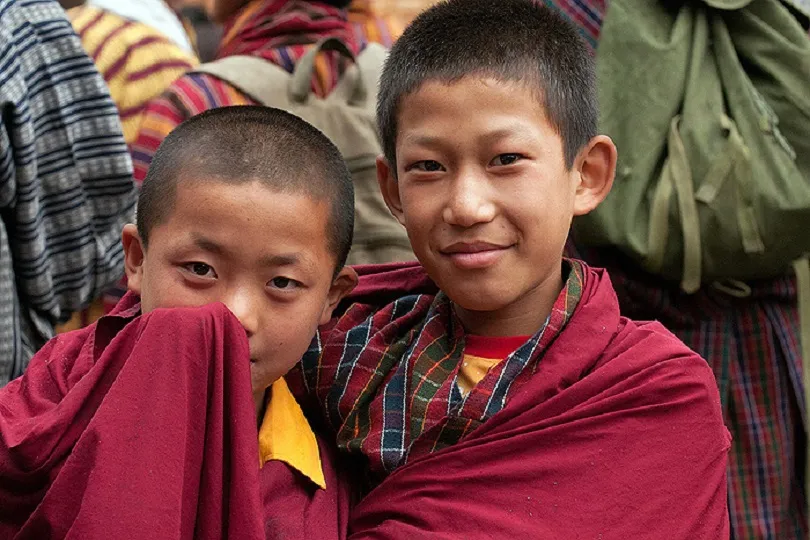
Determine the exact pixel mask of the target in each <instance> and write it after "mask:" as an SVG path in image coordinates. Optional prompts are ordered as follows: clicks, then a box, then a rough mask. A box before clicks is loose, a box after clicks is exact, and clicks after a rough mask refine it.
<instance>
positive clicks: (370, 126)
mask: <svg viewBox="0 0 810 540" xmlns="http://www.w3.org/2000/svg"><path fill="white" fill-rule="evenodd" d="M322 51H337V52H338V53H340V54H342V55H344V56H346V57H347V58H350V59H351V60H352V61H354V62H355V65H354V66H352V67H351V68H350V69H349V70H348V71H347V72H346V73H345V74H344V75H343V77H342V78H341V80H340V81H339V82H338V84H337V86H336V87H335V89H334V90H332V92H331V93H330V94H329V95H328V96H327V97H326V98H324V99H320V98H318V97H315V96H313V95H311V92H310V85H311V81H312V75H313V71H314V66H315V57H316V56H317V55H318V53H320V52H322ZM386 56H387V50H386V49H385V48H384V47H382V46H381V45H378V44H376V43H370V44H369V45H368V46H366V48H365V49H364V50H363V52H362V53H361V54H360V55H359V56H358V57H357V58H355V57H354V55H353V54H352V53H351V51H349V48H348V47H346V45H345V44H344V43H343V42H342V41H340V40H339V39H337V38H327V39H324V40H322V41H320V42H318V43H316V44H315V45H313V46H312V48H311V49H310V50H309V51H307V53H306V54H305V55H304V56H303V57H302V58H301V60H300V61H299V62H298V64H297V65H296V66H295V71H294V73H293V74H292V75H290V74H289V73H287V72H286V71H285V70H284V69H282V68H280V67H278V66H276V65H275V64H273V63H271V62H269V61H267V60H263V59H262V58H257V57H254V56H229V57H226V58H223V59H221V60H216V61H214V62H210V63H207V64H203V65H201V66H199V67H197V68H196V69H195V71H197V72H202V73H207V74H210V75H213V76H215V77H217V78H219V79H222V80H224V81H226V82H228V83H229V84H231V85H232V86H234V87H236V88H238V89H239V90H241V91H242V92H244V93H245V94H246V95H248V96H250V97H251V98H253V99H254V100H255V101H257V102H259V103H261V104H263V105H266V106H268V107H275V108H278V109H284V110H285V111H288V112H290V113H292V114H295V115H296V116H299V117H301V118H303V119H304V120H306V121H307V122H309V123H310V124H312V125H313V126H315V127H316V128H318V129H319V130H321V131H322V132H323V133H324V134H325V135H326V136H327V137H329V139H330V140H331V141H332V142H333V143H334V144H335V146H337V147H338V149H339V150H340V152H341V154H342V155H343V158H344V159H345V160H346V163H347V164H348V166H349V170H350V171H351V173H352V182H353V184H354V200H355V211H354V214H355V216H354V242H353V244H352V250H351V252H350V253H349V260H348V264H379V263H385V262H394V261H405V260H411V259H414V258H415V257H414V255H413V252H412V251H411V244H410V242H409V241H408V236H407V234H406V232H405V228H404V227H403V226H402V225H400V223H399V222H398V221H397V220H396V219H395V218H394V216H393V215H392V214H391V212H390V211H389V210H388V207H387V206H386V205H385V201H384V200H383V198H382V194H381V193H380V188H379V186H378V184H377V169H376V159H377V156H379V155H380V154H382V149H381V144H380V140H379V136H378V134H377V127H376V122H375V107H376V102H377V82H378V80H379V77H380V73H381V72H382V66H383V63H384V61H385V58H386Z"/></svg>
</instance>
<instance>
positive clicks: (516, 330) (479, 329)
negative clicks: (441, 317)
mask: <svg viewBox="0 0 810 540" xmlns="http://www.w3.org/2000/svg"><path fill="white" fill-rule="evenodd" d="M563 285H564V284H563V279H562V268H560V267H558V270H557V271H556V272H555V273H553V274H551V275H550V276H548V277H547V278H546V279H545V280H544V281H542V282H541V283H540V284H539V285H538V286H537V287H535V288H534V289H532V290H530V291H528V292H527V293H526V294H524V295H523V296H522V297H520V298H518V299H517V300H515V301H514V302H512V303H511V304H509V305H508V306H505V307H504V308H502V309H499V310H496V311H470V310H465V309H464V308H462V307H461V306H459V305H457V304H455V303H453V309H454V310H455V312H456V315H457V316H458V318H459V319H460V320H461V323H462V324H463V325H464V330H465V331H466V332H467V333H468V334H475V335H478V336H531V335H534V334H535V333H536V332H537V331H539V330H540V329H541V328H542V327H543V325H544V324H545V322H546V320H547V319H548V316H549V315H550V314H551V310H552V308H553V307H554V303H555V302H556V301H557V298H558V297H559V296H560V292H561V291H562V289H563Z"/></svg>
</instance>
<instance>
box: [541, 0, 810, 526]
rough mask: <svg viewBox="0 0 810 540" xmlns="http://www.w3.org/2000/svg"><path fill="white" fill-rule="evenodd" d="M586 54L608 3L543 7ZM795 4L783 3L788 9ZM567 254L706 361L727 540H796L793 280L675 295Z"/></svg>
mask: <svg viewBox="0 0 810 540" xmlns="http://www.w3.org/2000/svg"><path fill="white" fill-rule="evenodd" d="M544 1H545V3H546V4H547V5H551V6H553V7H555V8H557V9H558V10H559V11H560V12H562V13H563V14H565V15H566V17H568V19H570V20H571V22H573V23H574V24H576V25H577V27H578V28H579V29H580V32H581V33H582V34H583V36H585V38H586V39H587V40H588V42H590V43H591V44H592V45H593V46H594V48H596V44H597V42H598V39H599V33H600V28H601V24H602V20H603V19H604V16H605V13H606V10H607V9H609V2H608V1H607V0H544ZM801 3H802V2H792V4H793V5H794V6H796V5H797V4H801ZM567 254H568V255H569V256H572V257H579V258H582V259H584V260H585V261H587V262H588V263H589V264H592V265H594V266H601V267H604V268H607V270H608V271H609V273H610V277H611V280H612V281H613V284H614V287H615V288H616V292H617V295H618V297H619V302H620V304H621V309H622V314H623V315H625V316H627V317H629V318H631V319H635V320H651V319H657V320H659V321H661V322H662V323H663V324H664V325H665V326H666V327H667V328H668V329H669V330H671V331H672V332H673V333H674V334H675V335H677V336H678V337H679V338H680V339H681V340H683V341H684V342H685V343H686V344H687V345H688V346H689V347H690V348H692V349H693V350H695V351H696V352H697V353H698V354H700V355H701V356H702V357H703V358H705V359H706V360H707V361H708V362H709V364H710V365H711V367H712V370H713V371H714V374H715V377H716V378H717V382H718V385H719V388H720V396H721V399H722V403H723V415H724V418H725V421H726V425H727V426H728V428H729V431H730V432H731V435H732V439H733V440H732V447H731V451H730V453H729V472H728V489H729V514H730V519H731V529H732V538H734V539H736V540H792V539H795V540H798V539H802V540H805V539H806V538H807V536H808V520H807V511H806V504H805V500H806V494H805V493H804V485H803V478H804V461H803V456H804V450H803V448H804V447H803V445H804V444H806V438H805V435H804V427H803V426H804V424H803V421H802V419H803V417H804V415H805V414H806V413H805V404H804V393H803V390H802V382H801V381H802V359H801V349H800V345H799V335H800V334H799V328H800V327H799V313H798V306H797V294H796V285H795V281H794V279H793V278H792V277H789V276H786V277H784V278H780V279H775V280H771V281H762V282H758V283H753V284H749V285H751V287H752V292H751V294H750V296H748V297H746V298H736V297H733V296H729V295H728V294H725V293H723V292H721V291H720V290H717V289H713V288H705V289H702V290H700V291H699V292H698V293H696V294H694V295H687V294H684V293H683V292H682V291H680V289H679V288H678V286H677V285H676V284H672V285H669V284H665V283H663V282H662V281H661V280H660V279H659V278H656V277H655V276H651V275H648V274H645V273H644V272H642V271H641V270H640V269H639V268H638V267H637V265H635V264H633V263H632V262H631V261H629V260H627V259H626V258H625V257H623V256H622V255H621V254H620V253H618V252H617V251H614V250H594V249H586V248H584V247H583V246H575V245H574V243H573V242H570V243H569V245H568V248H567Z"/></svg>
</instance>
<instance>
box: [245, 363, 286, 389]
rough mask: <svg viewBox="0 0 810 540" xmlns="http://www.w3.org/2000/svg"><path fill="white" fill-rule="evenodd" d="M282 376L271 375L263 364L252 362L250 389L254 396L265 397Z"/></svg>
mask: <svg viewBox="0 0 810 540" xmlns="http://www.w3.org/2000/svg"><path fill="white" fill-rule="evenodd" d="M282 375H283V374H282ZM282 375H279V374H278V373H270V372H269V371H268V370H267V369H266V368H263V366H262V363H261V362H257V361H256V360H253V359H251V360H250V387H251V389H252V390H253V395H254V396H258V395H263V394H264V393H265V392H267V389H268V388H270V387H271V386H273V383H274V382H276V381H277V380H278V379H279V378H281V377H282Z"/></svg>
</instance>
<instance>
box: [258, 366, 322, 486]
mask: <svg viewBox="0 0 810 540" xmlns="http://www.w3.org/2000/svg"><path fill="white" fill-rule="evenodd" d="M271 459H276V460H279V461H283V462H284V463H286V464H287V465H289V466H290V467H292V468H293V469H295V470H297V471H298V472H300V473H301V474H303V475H304V476H306V477H307V478H309V479H310V480H312V482H313V483H315V484H316V485H317V486H318V487H320V488H321V489H326V478H324V474H323V464H322V463H321V454H320V450H319V448H318V441H317V439H316V438H315V433H314V432H313V431H312V427H310V425H309V421H308V420H307V418H306V416H304V412H303V411H302V410H301V406H300V405H299V404H298V402H297V401H296V400H295V398H294V397H293V395H292V393H291V392H290V389H289V387H288V386H287V382H286V381H285V380H284V379H283V378H282V379H279V380H277V381H276V382H274V383H273V385H272V386H271V387H270V397H269V398H268V400H267V409H266V410H265V413H264V417H263V418H262V425H261V427H260V428H259V465H260V466H264V464H265V463H267V462H268V461H270V460H271Z"/></svg>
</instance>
